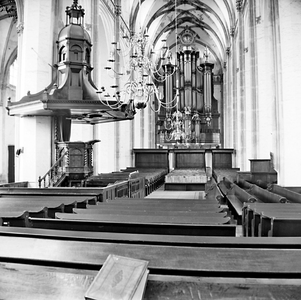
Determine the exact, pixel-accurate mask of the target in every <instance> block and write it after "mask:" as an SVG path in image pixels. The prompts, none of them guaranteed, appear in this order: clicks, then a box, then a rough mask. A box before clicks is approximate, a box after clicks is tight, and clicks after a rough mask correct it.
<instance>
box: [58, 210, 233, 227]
mask: <svg viewBox="0 0 301 300" xmlns="http://www.w3.org/2000/svg"><path fill="white" fill-rule="evenodd" d="M55 217H56V218H57V219H63V220H87V221H99V222H104V223H115V224H124V226H127V224H131V225H132V224H136V226H143V225H150V224H159V225H164V224H171V225H172V224H208V225H215V224H217V225H218V224H227V223H229V222H230V218H229V217H225V216H223V215H221V216H220V215H219V214H217V213H216V214H215V216H212V215H209V216H208V217H207V216H206V215H201V216H191V215H188V216H181V215H176V214H171V215H167V214H165V215H160V216H158V215H156V214H148V215H137V214H136V213H135V212H133V213H132V214H130V213H129V214H125V215H122V216H121V215H118V214H115V213H114V214H101V213H97V212H93V211H91V212H90V213H89V212H87V213H76V214H68V213H56V214H55Z"/></svg>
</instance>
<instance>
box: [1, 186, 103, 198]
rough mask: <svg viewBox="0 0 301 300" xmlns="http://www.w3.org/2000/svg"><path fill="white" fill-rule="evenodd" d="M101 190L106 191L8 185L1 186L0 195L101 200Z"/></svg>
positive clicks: (99, 189)
mask: <svg viewBox="0 0 301 300" xmlns="http://www.w3.org/2000/svg"><path fill="white" fill-rule="evenodd" d="M103 191H106V189H104V188H78V187H77V188H74V187H57V188H56V187H50V188H21V187H13V188H12V187H10V188H5V187H3V188H1V187H0V195H2V196H8V195H15V196H16V195H19V196H25V195H29V196H32V195H40V196H46V195H48V196H61V197H62V196H66V197H71V196H86V197H97V200H98V201H102V194H103Z"/></svg>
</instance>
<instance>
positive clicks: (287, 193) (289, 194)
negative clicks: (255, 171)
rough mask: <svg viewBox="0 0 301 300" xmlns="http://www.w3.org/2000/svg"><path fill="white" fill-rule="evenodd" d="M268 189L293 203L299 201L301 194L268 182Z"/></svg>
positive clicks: (300, 201)
mask: <svg viewBox="0 0 301 300" xmlns="http://www.w3.org/2000/svg"><path fill="white" fill-rule="evenodd" d="M268 190H269V191H270V192H272V193H276V194H277V195H280V196H283V197H285V198H286V199H288V200H289V201H290V202H293V203H301V194H299V193H297V192H294V191H291V190H289V189H286V188H284V187H282V186H280V185H277V184H269V185H268Z"/></svg>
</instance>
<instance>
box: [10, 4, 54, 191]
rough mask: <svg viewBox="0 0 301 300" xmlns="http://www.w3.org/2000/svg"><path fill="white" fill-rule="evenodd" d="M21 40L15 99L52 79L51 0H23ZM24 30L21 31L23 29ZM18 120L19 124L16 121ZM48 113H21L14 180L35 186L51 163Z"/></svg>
mask: <svg viewBox="0 0 301 300" xmlns="http://www.w3.org/2000/svg"><path fill="white" fill-rule="evenodd" d="M23 12H24V15H23V16H22V17H23V18H22V19H23V20H24V23H22V28H19V29H20V30H21V33H20V34H21V36H19V40H21V42H20V43H19V46H18V54H19V56H18V61H19V84H18V89H17V97H18V98H17V99H16V100H17V101H19V100H20V99H21V98H22V97H23V96H25V95H26V94H27V93H28V92H30V93H37V92H40V91H41V90H43V89H44V88H45V87H46V86H48V85H49V84H50V83H51V78H52V67H51V66H52V64H53V48H54V47H55V44H54V39H55V38H54V36H53V26H54V24H53V18H54V16H53V1H51V0H49V1H39V0H24V7H23ZM22 30H23V31H22ZM18 123H19V124H18ZM51 124H52V122H51V117H43V116H37V117H22V118H21V119H20V120H19V122H17V126H18V128H17V129H16V130H17V131H18V134H17V135H16V145H17V147H18V148H22V149H24V152H23V153H22V154H21V155H20V156H19V157H18V159H17V161H16V181H29V183H30V186H37V181H38V177H39V176H43V175H44V174H45V173H46V172H47V171H48V170H49V168H50V166H51V145H52V126H51Z"/></svg>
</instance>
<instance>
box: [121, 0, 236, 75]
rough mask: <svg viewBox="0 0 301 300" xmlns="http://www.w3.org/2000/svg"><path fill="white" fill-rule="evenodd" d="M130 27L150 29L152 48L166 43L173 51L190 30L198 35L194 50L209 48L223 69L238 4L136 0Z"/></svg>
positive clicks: (209, 0) (230, 0)
mask: <svg viewBox="0 0 301 300" xmlns="http://www.w3.org/2000/svg"><path fill="white" fill-rule="evenodd" d="M121 2H122V1H121ZM129 27H130V29H131V30H133V31H135V32H137V31H139V30H141V29H142V30H145V29H147V32H148V34H149V41H150V44H152V45H153V46H154V47H155V48H160V46H162V40H166V43H167V45H168V46H169V48H170V49H171V50H172V51H175V49H176V48H178V47H179V44H180V39H179V38H176V37H179V36H181V35H182V34H183V31H184V30H187V29H188V30H189V31H190V32H191V33H194V35H195V40H194V44H193V47H194V48H195V49H196V50H199V51H200V53H203V52H204V49H205V48H206V47H208V49H209V51H210V53H211V60H212V62H213V63H215V65H216V67H217V69H220V68H221V67H222V65H223V62H224V61H225V56H226V49H227V47H229V46H230V43H231V30H232V29H233V27H235V1H234V0H202V1H201V0H134V1H133V3H132V7H131V15H130V24H129ZM177 50H178V49H177Z"/></svg>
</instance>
